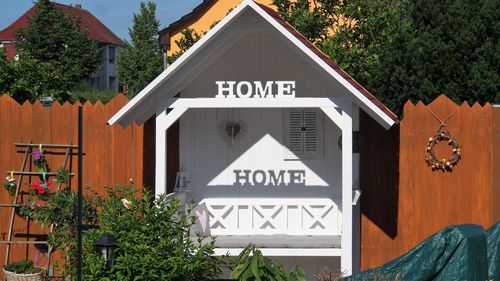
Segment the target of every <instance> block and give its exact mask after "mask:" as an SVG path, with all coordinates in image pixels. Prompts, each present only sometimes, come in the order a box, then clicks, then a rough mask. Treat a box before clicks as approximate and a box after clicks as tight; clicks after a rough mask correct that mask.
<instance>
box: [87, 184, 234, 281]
mask: <svg viewBox="0 0 500 281" xmlns="http://www.w3.org/2000/svg"><path fill="white" fill-rule="evenodd" d="M129 190H130V189H129ZM108 194H109V196H108V197H106V198H104V199H102V202H101V203H102V204H101V206H100V207H99V208H100V210H101V212H100V213H99V216H98V224H99V226H100V229H94V230H90V231H87V232H86V233H85V239H84V246H85V252H86V253H85V257H84V268H83V274H84V280H102V281H104V280H197V279H200V278H217V277H219V276H220V274H221V269H222V268H223V267H224V266H225V264H226V262H225V260H226V258H225V257H216V256H213V254H214V251H213V250H214V241H213V239H209V240H210V241H209V242H207V243H205V242H204V243H202V240H203V239H202V238H201V237H200V238H197V239H195V240H197V241H193V239H192V236H191V235H190V231H189V229H190V227H191V226H192V225H193V224H194V222H195V218H194V217H191V216H189V215H188V214H190V213H191V212H190V208H188V210H187V211H186V209H185V207H184V206H183V205H182V204H181V202H180V201H178V200H175V199H173V200H172V201H170V202H168V201H167V199H166V197H165V196H161V197H159V198H157V199H156V200H151V194H150V193H149V192H147V191H146V192H144V193H143V194H134V193H133V192H131V191H127V190H126V189H124V188H117V189H108ZM104 233H109V234H111V235H112V236H113V238H114V239H115V241H116V243H117V244H118V246H117V248H116V250H115V262H114V266H112V267H111V269H110V270H109V271H106V270H105V269H104V260H103V258H102V257H101V256H100V255H99V254H98V253H97V252H96V251H95V250H94V242H95V241H96V240H97V239H98V238H99V237H100V236H102V235H103V234H104Z"/></svg>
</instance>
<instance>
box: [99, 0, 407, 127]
mask: <svg viewBox="0 0 500 281" xmlns="http://www.w3.org/2000/svg"><path fill="white" fill-rule="evenodd" d="M246 8H251V9H253V10H254V11H255V12H257V14H259V15H260V16H262V17H263V18H264V19H265V20H266V21H267V22H268V23H270V24H271V25H272V26H273V27H274V28H276V29H277V30H278V31H279V33H281V34H282V35H284V36H285V37H286V38H287V39H288V40H289V41H290V42H291V43H292V44H294V45H295V46H297V47H298V48H299V49H300V51H302V52H303V53H304V54H305V55H306V56H307V57H309V58H310V59H311V60H313V61H314V62H315V63H316V64H317V65H319V66H320V67H321V68H322V69H323V70H325V71H326V72H327V73H328V74H329V75H330V76H331V77H332V78H334V79H335V80H336V81H338V82H339V83H341V84H342V86H344V87H345V88H346V89H347V90H348V91H349V92H350V93H351V94H352V95H353V96H354V98H355V101H356V102H357V103H358V104H359V105H360V106H361V107H362V108H363V109H364V110H365V111H366V112H367V113H368V114H370V116H372V118H374V119H376V120H377V121H378V122H379V123H380V124H381V125H382V126H384V127H385V128H389V127H391V126H392V125H393V124H395V123H397V122H399V120H398V118H397V116H396V115H395V114H394V113H392V112H391V111H390V110H389V109H388V108H387V107H386V106H384V104H382V103H381V102H380V101H379V100H377V99H376V98H375V97H374V96H373V95H372V94H370V93H369V92H368V91H367V90H366V89H365V88H363V87H362V86H361V85H360V84H359V83H358V82H356V81H355V80H354V79H353V78H352V77H351V76H350V75H349V74H347V73H346V72H345V71H343V70H342V69H341V68H340V67H338V66H337V65H336V64H335V63H334V62H333V61H332V60H331V59H330V58H328V57H327V56H326V55H325V54H323V53H322V52H321V51H320V50H319V49H317V48H316V47H315V46H314V45H313V44H312V43H311V42H309V40H307V39H306V38H305V37H304V36H302V35H301V34H300V33H299V32H298V31H297V30H295V29H294V28H293V27H292V26H291V25H289V24H288V23H287V22H286V21H285V20H283V19H282V18H281V17H280V16H279V15H278V14H277V13H276V12H275V11H273V10H272V9H270V8H267V7H266V6H264V5H260V4H257V3H255V2H254V1H252V0H244V1H243V2H242V3H241V4H240V5H239V6H238V7H237V8H236V9H234V10H233V11H232V12H231V13H229V15H228V16H226V17H225V18H224V19H223V20H222V21H221V22H219V23H218V24H217V25H216V26H215V27H214V28H213V29H212V30H210V31H209V32H208V33H207V34H206V35H205V36H204V37H202V38H201V39H200V40H199V41H198V42H196V43H195V44H194V45H193V46H192V47H191V48H190V49H189V50H188V51H186V52H185V53H184V54H183V55H182V56H181V57H180V58H179V59H177V60H176V61H175V62H174V63H173V64H172V65H171V66H170V67H169V68H167V69H166V70H164V71H163V72H162V73H161V74H160V75H159V76H158V77H157V78H156V79H154V80H153V81H152V82H151V83H150V84H149V85H148V86H147V87H146V88H144V89H143V90H142V91H141V92H140V93H139V94H138V95H137V96H135V97H134V98H133V99H132V100H131V101H129V102H128V103H127V104H126V105H125V106H124V107H123V108H121V109H120V110H119V111H118V112H117V113H116V114H115V115H114V116H113V117H111V119H110V120H109V121H108V123H109V124H110V125H112V124H114V123H116V122H119V123H120V124H121V125H122V126H127V125H129V124H130V123H131V122H132V121H136V122H143V121H145V120H146V119H147V118H149V117H150V116H151V115H153V114H154V112H151V109H144V107H145V106H144V105H148V102H149V105H151V104H152V102H151V101H150V100H149V101H148V99H150V98H151V95H152V94H153V93H154V92H155V90H156V89H158V88H159V87H160V86H161V85H162V84H164V83H165V82H166V81H167V80H168V78H170V77H172V76H173V75H174V74H175V73H176V72H177V71H179V69H182V67H183V66H184V65H185V64H186V62H187V61H188V60H189V58H190V57H191V56H193V55H195V54H196V53H198V52H199V51H200V50H201V49H202V46H203V45H205V44H206V43H207V42H208V41H210V40H211V38H212V37H214V36H215V35H216V34H217V33H219V31H220V30H222V29H223V28H224V27H225V26H226V25H228V23H229V22H231V21H232V20H233V19H234V18H235V17H236V16H237V15H239V14H240V13H241V12H242V11H243V10H244V9H246ZM141 104H142V108H141ZM147 114H149V116H147V118H145V117H146V116H144V115H147Z"/></svg>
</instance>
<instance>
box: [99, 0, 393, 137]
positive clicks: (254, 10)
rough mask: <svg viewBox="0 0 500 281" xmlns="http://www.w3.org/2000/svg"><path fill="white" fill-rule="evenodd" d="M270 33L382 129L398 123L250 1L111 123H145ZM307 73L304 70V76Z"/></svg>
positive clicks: (220, 24) (217, 27)
mask: <svg viewBox="0 0 500 281" xmlns="http://www.w3.org/2000/svg"><path fill="white" fill-rule="evenodd" d="M252 21H253V22H257V23H256V24H253V25H249V24H248V23H249V22H250V23H251V22H252ZM266 31H271V32H272V33H271V34H273V36H279V37H281V39H282V40H285V41H286V42H287V43H288V45H289V46H288V49H293V48H290V46H295V47H294V48H295V49H296V50H294V52H295V53H297V55H300V56H303V57H304V58H305V59H306V60H309V61H310V62H309V63H310V64H311V65H314V66H315V67H316V68H317V69H322V75H320V76H319V77H324V78H329V79H330V80H331V82H332V83H335V84H336V88H343V91H340V92H346V94H348V95H350V96H352V97H354V101H355V102H356V103H358V104H359V106H360V107H361V108H363V109H364V110H365V111H366V112H367V113H369V114H370V115H371V116H372V117H373V118H374V119H376V120H377V121H378V122H379V123H380V124H381V125H383V126H384V127H386V128H388V127H390V126H392V125H393V124H394V123H395V121H394V118H393V116H389V115H388V114H387V113H386V112H384V111H382V110H381V109H380V108H379V107H377V105H376V104H374V103H373V102H372V101H371V100H370V99H369V98H368V97H366V96H365V95H363V94H362V93H361V92H360V91H359V90H358V89H356V87H354V86H353V85H351V84H350V83H349V82H348V81H347V80H346V79H345V78H343V77H342V75H341V74H340V73H337V72H336V71H335V70H334V69H332V68H331V67H330V66H329V65H328V64H327V63H325V62H324V61H323V60H322V59H321V58H319V57H318V56H317V55H316V54H315V53H314V52H313V51H311V50H310V49H309V48H308V46H306V45H304V43H302V42H301V41H300V40H299V39H298V38H297V37H295V35H293V34H292V33H290V31H288V30H287V29H286V28H285V27H283V26H282V25H281V24H280V23H279V22H277V20H276V19H274V18H273V17H272V16H270V15H269V14H268V13H267V12H266V11H264V10H263V9H262V8H261V7H259V5H258V4H256V3H254V2H253V1H249V0H245V1H243V2H242V3H241V4H240V5H239V6H238V7H237V8H236V9H234V10H233V11H232V12H231V13H230V14H229V15H228V16H227V17H225V18H224V19H223V20H222V21H221V22H219V24H217V25H216V26H215V27H214V28H213V29H212V30H210V31H209V32H208V33H207V34H206V35H205V36H204V37H203V38H202V39H201V40H200V41H198V42H197V43H196V44H195V45H194V46H193V47H192V48H190V49H189V50H188V51H187V52H186V53H185V54H183V55H182V56H181V57H180V58H179V59H178V60H177V61H176V62H175V63H174V64H172V65H171V66H170V67H169V68H167V69H166V70H165V71H164V72H163V73H162V74H161V75H160V76H158V77H157V78H156V79H155V80H154V81H153V82H151V83H150V84H149V85H148V86H147V87H146V88H145V89H144V90H143V91H141V92H140V93H139V94H138V95H137V96H136V97H135V98H133V99H132V100H131V101H130V102H129V103H128V104H127V105H125V106H124V107H123V108H122V109H121V110H120V111H119V112H118V113H116V114H115V115H114V116H113V117H112V118H111V119H110V120H109V121H108V123H109V124H114V123H116V122H118V123H120V125H122V126H127V125H129V124H130V123H132V122H137V123H143V122H145V121H146V120H147V119H148V118H149V117H151V116H152V115H154V114H155V112H156V108H155V104H156V103H157V102H158V100H159V99H161V98H164V97H172V96H174V95H175V94H177V93H178V92H180V91H181V90H183V89H184V88H185V87H186V86H188V85H189V84H190V82H192V81H193V79H194V78H195V77H197V76H198V75H200V74H202V73H203V72H204V71H205V70H206V69H207V68H208V67H209V66H210V65H211V64H213V63H215V62H217V61H218V60H221V59H225V58H224V57H223V56H222V54H224V53H225V52H226V51H227V50H228V49H230V48H231V46H233V45H234V44H235V43H236V42H238V41H239V40H240V39H242V38H244V37H246V36H248V35H249V34H250V33H255V32H261V33H262V32H266ZM251 54H252V52H251V51H250V52H249V53H246V54H244V55H245V56H249V55H250V56H251ZM236 59H238V58H236ZM307 71H308V70H304V72H307ZM214 83H215V81H214Z"/></svg>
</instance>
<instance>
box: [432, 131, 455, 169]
mask: <svg viewBox="0 0 500 281" xmlns="http://www.w3.org/2000/svg"><path fill="white" fill-rule="evenodd" d="M440 141H446V142H448V145H450V146H451V147H452V148H453V151H452V154H451V156H450V158H448V159H443V160H439V159H437V157H436V154H435V153H434V146H435V145H436V144H438V143H439V142H440ZM461 156H462V149H461V147H460V145H459V144H458V142H457V141H456V140H455V139H454V138H453V136H452V135H451V134H450V132H449V130H448V128H446V126H444V125H442V126H441V127H439V129H438V130H437V132H436V135H435V136H434V137H430V138H429V144H428V145H427V147H426V148H425V161H426V162H427V165H428V166H429V167H431V168H432V170H433V171H435V170H442V171H452V170H453V167H454V166H455V165H456V164H457V163H458V161H459V160H460V158H461Z"/></svg>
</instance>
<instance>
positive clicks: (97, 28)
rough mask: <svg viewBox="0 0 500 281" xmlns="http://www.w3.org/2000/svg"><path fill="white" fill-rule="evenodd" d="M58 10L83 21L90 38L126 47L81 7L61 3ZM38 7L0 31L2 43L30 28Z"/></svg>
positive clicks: (32, 8) (34, 7) (56, 4)
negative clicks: (68, 12) (21, 29)
mask: <svg viewBox="0 0 500 281" xmlns="http://www.w3.org/2000/svg"><path fill="white" fill-rule="evenodd" d="M54 5H55V7H56V8H57V9H61V10H70V11H71V14H72V16H73V17H74V18H79V19H81V28H82V30H88V32H89V35H88V38H89V39H91V40H94V39H95V40H97V41H99V42H100V43H105V44H115V45H121V46H122V45H125V43H124V42H123V40H121V39H120V38H119V37H118V36H116V35H115V34H114V33H113V32H112V31H111V30H109V28H107V27H106V26H105V25H104V24H103V23H102V22H101V21H100V20H99V19H97V18H96V17H95V16H94V15H92V14H91V13H90V12H89V11H87V10H85V9H82V8H80V7H72V6H67V5H63V4H59V3H54ZM36 10H37V7H36V5H34V6H33V7H31V8H30V9H29V10H28V11H27V12H26V13H24V14H23V15H22V16H21V17H19V18H18V19H17V20H16V21H14V22H13V23H12V24H11V25H9V26H8V27H6V28H5V29H4V30H2V31H0V41H5V40H9V41H13V40H15V39H16V37H15V35H14V34H15V32H16V30H18V29H19V28H24V27H26V26H28V18H29V17H31V16H33V15H34V14H35V13H36Z"/></svg>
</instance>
